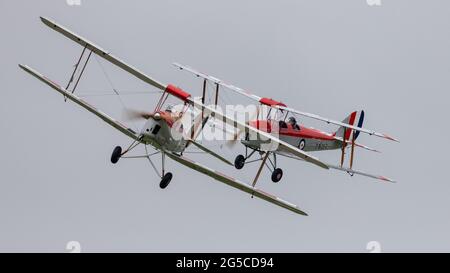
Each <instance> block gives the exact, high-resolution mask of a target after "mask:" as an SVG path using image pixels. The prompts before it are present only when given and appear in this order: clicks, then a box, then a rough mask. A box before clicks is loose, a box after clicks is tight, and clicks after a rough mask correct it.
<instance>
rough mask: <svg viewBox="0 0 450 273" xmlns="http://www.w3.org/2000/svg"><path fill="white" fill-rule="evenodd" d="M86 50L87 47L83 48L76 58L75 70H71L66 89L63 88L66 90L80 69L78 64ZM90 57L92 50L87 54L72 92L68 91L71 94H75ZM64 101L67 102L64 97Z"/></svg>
mask: <svg viewBox="0 0 450 273" xmlns="http://www.w3.org/2000/svg"><path fill="white" fill-rule="evenodd" d="M86 49H87V45H86V46H85V47H84V48H83V51H82V52H81V55H80V57H79V58H78V61H77V63H76V64H75V68H74V69H73V72H72V75H71V76H70V79H69V82H68V83H67V85H66V88H65V89H66V90H70V89H69V88H70V85H71V84H72V83H73V81H74V79H75V74H76V73H77V71H78V68H79V67H80V64H81V61H82V60H83V56H84V53H85V52H86ZM91 55H92V50H91V51H90V52H89V55H88V57H87V59H86V60H85V61H84V64H83V68H82V69H81V72H80V75H78V77H77V80H76V82H75V85H74V87H73V88H72V90H71V91H70V92H71V93H72V94H73V93H75V90H76V89H77V86H78V84H79V83H80V80H81V76H83V73H84V70H85V69H86V66H87V64H88V62H89V59H90V58H91ZM64 101H67V97H66V96H64Z"/></svg>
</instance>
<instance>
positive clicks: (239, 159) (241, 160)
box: [234, 155, 245, 170]
mask: <svg viewBox="0 0 450 273" xmlns="http://www.w3.org/2000/svg"><path fill="white" fill-rule="evenodd" d="M244 165H245V157H244V156H243V155H238V156H236V159H235V160H234V167H236V169H238V170H240V169H242V168H244Z"/></svg>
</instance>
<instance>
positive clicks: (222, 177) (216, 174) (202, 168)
mask: <svg viewBox="0 0 450 273" xmlns="http://www.w3.org/2000/svg"><path fill="white" fill-rule="evenodd" d="M167 156H169V157H170V158H172V159H173V160H175V161H177V162H179V163H181V164H183V165H185V166H187V167H189V168H191V169H194V170H196V171H198V172H201V173H203V174H205V175H207V176H210V177H212V178H214V179H216V180H218V181H220V182H223V183H225V184H227V185H229V186H232V187H234V188H236V189H239V190H241V191H244V192H246V193H249V194H252V195H254V196H256V197H258V198H261V199H263V200H266V201H268V202H270V203H272V204H275V205H278V206H280V207H283V208H286V209H288V210H290V211H293V212H295V213H298V214H301V215H305V216H307V215H308V214H306V213H305V212H304V211H302V210H300V209H299V208H298V207H297V206H296V205H294V204H292V203H290V202H288V201H285V200H283V199H281V198H278V197H276V196H274V195H271V194H268V193H266V192H264V191H262V190H260V189H258V188H254V187H252V186H250V185H248V184H246V183H244V182H241V181H238V180H236V179H234V178H232V177H229V176H226V175H225V174H222V173H220V172H218V171H215V170H212V169H210V168H208V167H206V166H203V165H201V164H199V163H198V162H194V161H192V160H190V159H188V158H185V157H183V156H179V155H176V154H172V153H167Z"/></svg>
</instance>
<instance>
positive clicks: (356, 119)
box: [334, 111, 364, 141]
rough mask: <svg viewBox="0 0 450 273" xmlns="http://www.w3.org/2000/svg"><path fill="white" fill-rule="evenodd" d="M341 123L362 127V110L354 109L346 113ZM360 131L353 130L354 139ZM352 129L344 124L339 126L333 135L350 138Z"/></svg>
mask: <svg viewBox="0 0 450 273" xmlns="http://www.w3.org/2000/svg"><path fill="white" fill-rule="evenodd" d="M342 123H347V124H350V125H352V126H357V127H360V128H361V127H362V126H363V123H364V111H355V112H352V113H351V114H350V115H348V116H347V117H346V118H345V119H344V120H343V121H342ZM359 133H360V131H355V137H354V138H355V140H356V139H357V138H358V136H359ZM351 134H352V130H351V129H348V128H346V127H344V126H341V127H339V129H338V130H337V131H336V132H335V133H334V135H335V136H337V137H341V138H343V139H345V140H346V141H348V140H350V136H351Z"/></svg>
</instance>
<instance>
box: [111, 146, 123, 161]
mask: <svg viewBox="0 0 450 273" xmlns="http://www.w3.org/2000/svg"><path fill="white" fill-rule="evenodd" d="M120 156H122V147H120V146H117V147H116V148H114V150H113V152H112V154H111V163H112V164H116V163H117V162H118V161H119V159H120Z"/></svg>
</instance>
